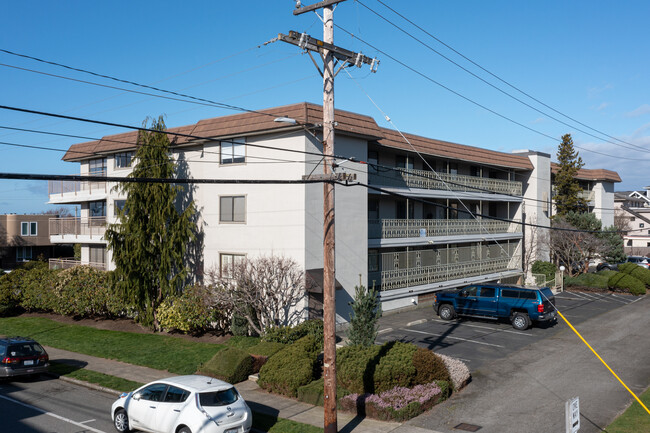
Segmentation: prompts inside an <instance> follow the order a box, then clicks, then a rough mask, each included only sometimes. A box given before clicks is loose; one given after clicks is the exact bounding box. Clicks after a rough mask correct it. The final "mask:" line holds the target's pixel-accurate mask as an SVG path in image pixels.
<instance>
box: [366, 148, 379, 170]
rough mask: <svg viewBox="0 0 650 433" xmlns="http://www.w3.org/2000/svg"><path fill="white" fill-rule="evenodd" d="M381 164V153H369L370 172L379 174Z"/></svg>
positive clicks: (372, 151)
mask: <svg viewBox="0 0 650 433" xmlns="http://www.w3.org/2000/svg"><path fill="white" fill-rule="evenodd" d="M378 164H379V153H377V151H375V150H369V151H368V172H369V173H377V165H378Z"/></svg>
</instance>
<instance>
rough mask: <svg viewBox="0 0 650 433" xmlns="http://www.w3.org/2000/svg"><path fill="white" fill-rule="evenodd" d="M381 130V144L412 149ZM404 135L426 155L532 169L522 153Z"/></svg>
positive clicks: (387, 130)
mask: <svg viewBox="0 0 650 433" xmlns="http://www.w3.org/2000/svg"><path fill="white" fill-rule="evenodd" d="M382 132H383V133H384V138H382V139H381V140H379V144H380V145H381V146H386V147H393V148H397V149H404V150H409V151H412V150H413V149H412V148H411V146H409V144H408V143H407V142H406V141H405V140H404V138H402V136H401V135H400V134H399V133H398V132H396V131H393V130H390V129H386V128H382ZM404 136H405V137H406V138H407V139H408V141H409V142H410V143H411V144H412V145H413V147H414V148H415V149H417V151H418V152H422V153H425V154H428V155H435V156H438V157H441V158H449V159H458V160H461V161H470V162H476V163H480V164H487V165H494V166H499V167H510V168H518V169H522V170H532V169H533V168H534V167H533V164H532V163H531V162H530V160H529V159H528V157H526V156H523V155H514V154H511V153H503V152H497V151H494V150H488V149H481V148H479V147H472V146H466V145H463V144H456V143H450V142H447V141H440V140H434V139H431V138H425V137H420V136H417V135H413V134H404Z"/></svg>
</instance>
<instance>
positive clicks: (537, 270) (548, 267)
mask: <svg viewBox="0 0 650 433" xmlns="http://www.w3.org/2000/svg"><path fill="white" fill-rule="evenodd" d="M531 272H532V273H533V274H544V276H545V277H546V281H549V280H552V279H553V278H555V273H556V272H557V266H555V265H554V264H553V263H551V262H545V261H542V260H536V261H535V262H534V263H533V266H532V268H531Z"/></svg>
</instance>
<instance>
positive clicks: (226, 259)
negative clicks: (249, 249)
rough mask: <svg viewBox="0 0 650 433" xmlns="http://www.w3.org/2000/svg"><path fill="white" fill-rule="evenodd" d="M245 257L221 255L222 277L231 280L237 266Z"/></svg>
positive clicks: (240, 255) (220, 267) (241, 255)
mask: <svg viewBox="0 0 650 433" xmlns="http://www.w3.org/2000/svg"><path fill="white" fill-rule="evenodd" d="M245 257H246V256H245V255H243V254H219V261H220V263H219V270H220V271H221V276H222V277H225V278H230V277H231V276H232V273H233V271H234V270H235V265H237V264H238V263H240V262H241V261H242V260H244V258H245Z"/></svg>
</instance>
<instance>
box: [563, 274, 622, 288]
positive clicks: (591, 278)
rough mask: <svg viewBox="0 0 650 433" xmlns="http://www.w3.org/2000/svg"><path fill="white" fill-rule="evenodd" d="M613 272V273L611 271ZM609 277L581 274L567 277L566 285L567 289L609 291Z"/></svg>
mask: <svg viewBox="0 0 650 433" xmlns="http://www.w3.org/2000/svg"><path fill="white" fill-rule="evenodd" d="M610 272H613V271H610ZM608 280H609V276H607V275H602V274H600V273H598V274H579V275H577V276H575V277H566V278H565V279H564V285H565V286H566V287H593V288H596V289H603V290H607V281H608Z"/></svg>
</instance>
